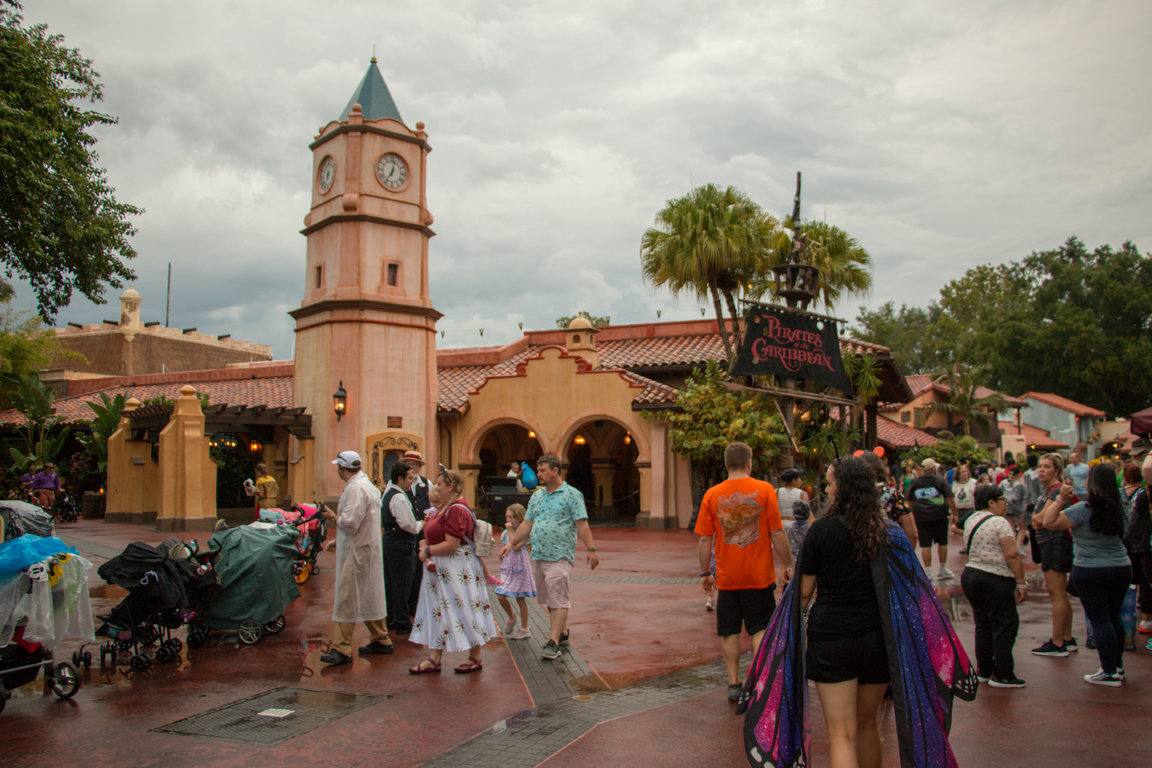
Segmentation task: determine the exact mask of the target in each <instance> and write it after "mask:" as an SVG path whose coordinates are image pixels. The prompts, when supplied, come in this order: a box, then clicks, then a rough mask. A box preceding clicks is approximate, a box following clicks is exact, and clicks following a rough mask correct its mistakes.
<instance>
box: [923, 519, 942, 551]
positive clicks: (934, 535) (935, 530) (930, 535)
mask: <svg viewBox="0 0 1152 768" xmlns="http://www.w3.org/2000/svg"><path fill="white" fill-rule="evenodd" d="M916 532H917V533H918V534H920V548H921V549H927V548H928V547H930V546H932V545H933V544H941V545H945V546H946V545H947V544H948V518H944V519H943V520H917V521H916Z"/></svg>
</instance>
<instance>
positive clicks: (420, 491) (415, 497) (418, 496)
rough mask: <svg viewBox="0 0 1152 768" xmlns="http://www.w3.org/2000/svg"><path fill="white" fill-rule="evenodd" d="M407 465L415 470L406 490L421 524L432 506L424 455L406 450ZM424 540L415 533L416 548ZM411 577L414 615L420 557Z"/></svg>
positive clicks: (421, 566) (421, 572)
mask: <svg viewBox="0 0 1152 768" xmlns="http://www.w3.org/2000/svg"><path fill="white" fill-rule="evenodd" d="M400 461H402V462H404V463H405V464H407V465H408V466H410V467H412V469H413V470H415V475H416V478H415V479H414V480H413V481H412V488H411V489H409V491H408V498H409V499H410V500H411V501H412V515H413V517H414V518H415V519H416V522H418V523H420V524H421V525H423V522H424V514H425V513H426V512H427V511H428V509H429V508H430V507H431V506H432V501H431V499H429V498H428V491H429V489H431V487H432V484H431V483H429V482H428V478H426V477H424V456H423V455H421V453H420V451H408V452H407V453H405V454H404V456H403V457H402V458H401V459H400ZM422 541H424V532H423V531H421V532H420V533H417V534H416V548H417V549H419V548H420V542H422ZM413 562H414V564H413V566H412V578H411V579H410V581H409V584H410V586H409V590H408V615H409V616H415V615H416V606H417V605H419V603H420V582H421V581H422V580H423V578H424V564H423V563H422V562H420V558H416V559H415V561H413Z"/></svg>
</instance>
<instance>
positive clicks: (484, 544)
mask: <svg viewBox="0 0 1152 768" xmlns="http://www.w3.org/2000/svg"><path fill="white" fill-rule="evenodd" d="M464 508H465V509H467V510H468V514H470V515H472V522H473V524H474V525H473V528H472V540H471V541H469V542H468V543H469V544H471V545H472V549H473V550H475V552H476V556H477V557H488V555H490V554H492V550H493V549H495V548H496V539H495V538H493V536H492V524H491V523H489V522H488V521H487V520H481V519H480V518H478V517H476V513H475V512H473V511H472V510H471V509H470V508H469V507H468V506H467V505H464ZM465 538H467V537H465Z"/></svg>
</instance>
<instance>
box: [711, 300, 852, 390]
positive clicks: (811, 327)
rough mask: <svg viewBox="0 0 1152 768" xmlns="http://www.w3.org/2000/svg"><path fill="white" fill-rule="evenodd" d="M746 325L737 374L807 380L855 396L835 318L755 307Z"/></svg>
mask: <svg viewBox="0 0 1152 768" xmlns="http://www.w3.org/2000/svg"><path fill="white" fill-rule="evenodd" d="M744 327H745V329H746V332H745V334H744V347H743V349H741V350H740V354H739V356H738V357H737V358H736V367H735V369H734V370H733V373H734V374H736V375H737V376H764V375H770V376H782V377H785V378H791V379H805V380H808V381H815V382H818V383H820V384H823V385H825V386H828V387H835V388H836V389H838V390H840V391H841V392H843V393H844V395H845V396H847V397H851V396H852V382H851V381H850V380H849V379H848V376H847V374H845V373H844V363H843V361H841V359H840V339H839V336H838V334H837V332H836V323H835V321H833V320H828V319H822V318H816V317H812V316H810V315H804V314H800V313H797V312H784V311H780V310H776V309H773V308H771V307H753V308H752V309H750V310H748V316H747V318H746V320H745V326H744Z"/></svg>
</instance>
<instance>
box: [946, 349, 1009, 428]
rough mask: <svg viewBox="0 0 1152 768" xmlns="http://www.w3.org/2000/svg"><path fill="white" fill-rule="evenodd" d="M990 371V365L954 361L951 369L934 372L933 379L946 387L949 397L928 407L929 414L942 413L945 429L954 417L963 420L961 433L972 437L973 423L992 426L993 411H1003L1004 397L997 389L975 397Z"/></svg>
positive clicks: (950, 426) (994, 419)
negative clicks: (955, 362) (946, 424)
mask: <svg viewBox="0 0 1152 768" xmlns="http://www.w3.org/2000/svg"><path fill="white" fill-rule="evenodd" d="M991 373H992V366H990V365H972V366H965V365H960V364H956V365H954V366H952V370H951V371H948V372H946V373H943V374H939V375H937V376H936V377H935V378H934V379H933V381H934V382H935V383H937V384H941V385H943V386H945V387H947V388H948V398H947V399H946V400H942V401H940V402H936V403H932V404H931V405H930V406H928V411H927V413H928V415H931V414H933V413H943V414H945V416H947V418H948V431H952V424H953V421H954V419H957V418H958V419H960V420H962V421H963V422H964V434H965V435H967V436H969V437H971V436H972V425H973V424H981V425H983V426H985V427H992V426H993V425H994V424H995V422H996V414H997V413H999V412H1000V411H1002V410H1004V408H1005V407H1006V406H1005V403H1004V396H1003V395H1001V394H1000V393H999V392H992V393H991V394H985V395H984V396H983V397H978V396H977V391H978V390H979V388H980V387H981V386H983V385H982V384H980V382H982V381H987V379H988V376H989V375H990V374H991Z"/></svg>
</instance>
